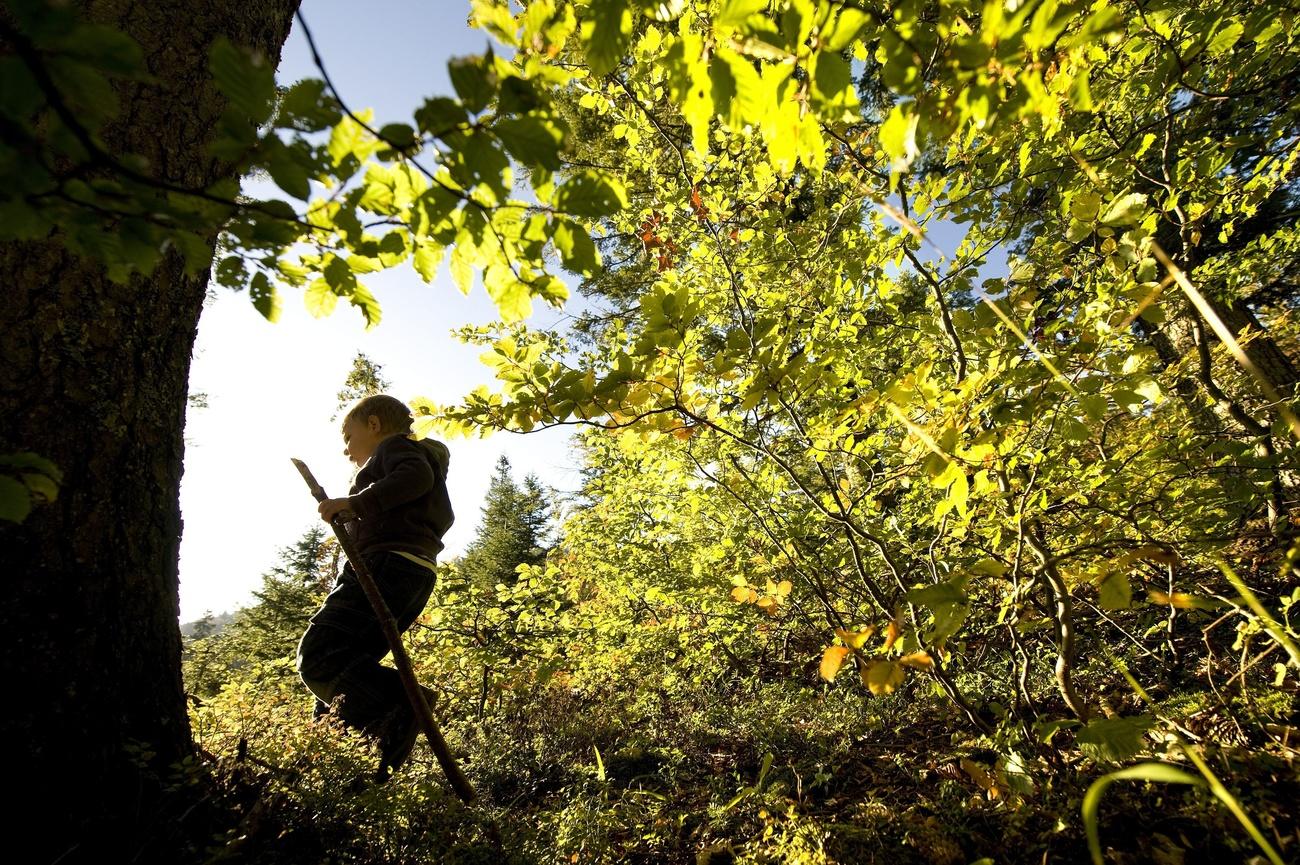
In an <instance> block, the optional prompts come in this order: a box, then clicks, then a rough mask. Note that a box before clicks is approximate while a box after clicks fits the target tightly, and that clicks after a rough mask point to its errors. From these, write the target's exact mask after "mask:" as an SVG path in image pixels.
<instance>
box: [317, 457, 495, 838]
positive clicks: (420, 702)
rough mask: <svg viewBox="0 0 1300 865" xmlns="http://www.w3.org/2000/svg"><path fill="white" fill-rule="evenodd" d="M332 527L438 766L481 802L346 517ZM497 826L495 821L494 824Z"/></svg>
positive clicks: (459, 790)
mask: <svg viewBox="0 0 1300 865" xmlns="http://www.w3.org/2000/svg"><path fill="white" fill-rule="evenodd" d="M293 464H294V465H295V466H297V467H298V472H299V474H301V475H302V479H303V480H304V481H306V482H307V486H308V487H309V488H310V489H311V494H312V495H313V496H315V497H316V501H317V502H323V501H325V499H326V498H328V496H326V495H325V490H324V489H322V488H321V485H320V484H319V483H317V482H316V478H315V477H314V476H313V475H312V473H311V469H309V468H307V464H306V463H304V462H303V461H302V460H299V459H295V460H293ZM330 527H331V528H333V529H334V535H335V536H336V537H337V538H338V539H339V546H340V547H342V548H343V555H345V556H347V559H348V561H349V562H351V563H352V570H353V571H355V572H356V575H357V582H359V583H360V584H361V588H363V589H364V590H365V592H366V597H368V598H369V599H370V605H371V606H372V607H374V608H375V615H376V616H377V617H378V618H379V626H380V628H382V629H383V632H384V637H385V638H387V640H388V647H389V648H390V649H392V650H393V662H394V663H395V664H396V665H397V673H398V675H399V676H400V677H401V679H402V687H403V688H405V689H406V697H407V699H409V700H410V701H411V708H413V709H414V710H415V717H416V719H417V720H418V721H419V724H420V729H421V730H423V731H424V735H425V737H426V738H427V739H428V740H429V746H430V747H432V748H433V753H434V755H435V756H437V758H438V765H440V766H442V771H443V772H444V773H445V774H446V776H447V780H448V781H449V782H451V786H452V789H453V790H455V791H456V795H457V796H459V797H460V800H461V801H462V802H464V803H465V804H466V805H475V804H477V803H478V794H476V793H475V792H474V788H473V787H471V786H470V783H469V779H468V778H466V777H465V774H464V773H463V772H461V770H460V766H459V765H458V764H457V763H456V758H455V757H453V756H452V754H451V751H450V750H449V749H448V748H447V742H446V740H445V739H443V738H442V731H441V730H439V729H438V724H437V722H436V721H434V720H433V711H432V710H431V709H430V708H429V704H428V703H426V702H425V701H424V694H423V693H422V692H421V691H420V685H419V683H418V682H417V681H416V679H415V668H414V667H412V666H411V658H410V656H409V655H407V654H406V647H405V646H403V645H402V637H401V635H400V634H399V633H398V632H397V622H396V621H394V619H393V613H392V611H391V610H389V609H388V604H386V603H385V602H384V598H383V596H382V595H380V594H379V587H378V586H376V585H375V580H374V577H372V576H371V574H370V571H369V570H368V569H367V568H366V563H365V562H364V561H363V560H362V558H361V554H360V553H359V552H358V551H357V548H356V546H355V545H354V544H353V543H352V537H351V535H349V534H348V531H347V529H346V528H345V527H344V521H343V517H342V516H339V515H335V517H334V518H333V519H332V520H330ZM492 828H493V829H495V824H493V825H492Z"/></svg>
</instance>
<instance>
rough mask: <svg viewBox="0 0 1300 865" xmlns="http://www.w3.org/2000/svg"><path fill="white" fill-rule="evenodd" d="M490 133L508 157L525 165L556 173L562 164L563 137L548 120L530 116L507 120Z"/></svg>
mask: <svg viewBox="0 0 1300 865" xmlns="http://www.w3.org/2000/svg"><path fill="white" fill-rule="evenodd" d="M492 131H493V132H495V133H496V135H497V137H498V138H500V139H501V143H502V144H504V145H505V146H506V150H508V151H510V155H511V156H513V157H514V158H515V159H518V160H519V161H520V162H522V163H523V164H524V165H530V166H536V167H540V168H544V169H546V170H547V171H558V170H559V168H560V166H561V165H562V164H563V163H562V161H561V159H560V149H561V148H562V147H563V146H564V133H563V131H561V130H560V128H559V127H558V126H556V125H555V124H554V123H552V122H551V121H550V120H546V119H543V118H540V117H532V116H523V117H507V118H505V119H503V120H498V121H497V122H496V123H494V124H493V125H492Z"/></svg>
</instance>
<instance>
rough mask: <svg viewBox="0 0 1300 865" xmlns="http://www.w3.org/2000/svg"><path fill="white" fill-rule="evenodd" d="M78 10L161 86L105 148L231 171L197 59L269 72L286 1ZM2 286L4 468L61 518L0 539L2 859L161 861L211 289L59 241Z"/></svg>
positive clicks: (181, 723) (6, 269) (290, 6)
mask: <svg viewBox="0 0 1300 865" xmlns="http://www.w3.org/2000/svg"><path fill="white" fill-rule="evenodd" d="M87 7H88V13H87V14H88V15H89V16H90V17H91V18H93V19H94V20H96V21H100V22H103V23H107V24H112V25H114V26H117V27H120V28H121V29H123V30H124V31H125V32H127V33H128V34H130V35H131V36H133V37H134V38H135V39H136V40H137V41H138V42H139V43H140V45H141V47H142V48H143V49H144V51H145V56H146V58H147V63H148V66H149V69H150V71H151V72H152V74H153V75H154V76H155V77H156V79H157V81H156V83H154V84H151V85H148V86H145V85H131V86H129V87H124V88H123V89H122V91H121V92H120V96H121V103H122V106H123V116H122V117H121V119H120V121H118V122H117V123H116V124H115V125H114V126H113V127H112V128H110V129H109V130H106V133H105V136H104V138H105V141H106V144H107V145H108V146H109V147H110V148H111V149H112V150H114V151H115V152H117V153H140V154H143V155H144V156H146V157H147V158H148V159H149V164H150V166H151V170H152V171H153V172H154V173H155V174H156V175H157V176H160V177H163V178H165V179H167V180H170V181H173V182H180V183H184V184H187V185H203V184H207V183H210V182H212V181H214V180H216V179H218V178H219V177H220V176H221V174H222V172H223V171H228V170H229V169H228V168H227V167H225V166H222V165H220V164H218V163H217V162H215V161H214V160H212V159H211V158H210V157H209V156H208V155H207V154H206V152H205V146H206V142H207V141H208V140H209V139H210V137H211V134H212V132H213V127H214V123H215V121H216V120H217V118H218V117H219V116H220V113H221V110H222V109H223V107H224V106H223V103H222V100H221V99H220V97H219V96H218V95H217V93H216V92H215V89H214V88H213V87H212V85H211V83H210V81H209V76H208V74H207V68H206V67H207V54H208V48H209V46H210V45H211V44H212V41H213V40H214V39H215V38H216V37H217V36H218V35H225V36H227V37H228V38H230V39H231V40H232V41H233V42H235V43H236V44H242V45H246V46H250V47H253V48H257V49H260V50H261V51H263V52H265V53H266V54H267V55H268V56H269V57H271V58H272V59H273V60H275V61H278V58H279V52H280V47H281V45H282V44H283V42H284V40H285V38H286V37H287V35H288V31H289V26H290V23H291V20H292V14H293V12H294V10H295V9H296V7H297V0H246V2H239V3H236V2H233V0H225V2H218V3H212V4H206V3H205V4H193V3H184V2H180V0H155V2H151V3H136V2H125V0H117V2H92V3H89V4H87ZM0 285H3V290H2V291H0V356H3V357H4V364H3V366H2V367H0V418H3V421H2V422H0V453H10V452H14V451H23V450H30V451H34V452H36V453H39V454H41V455H43V456H45V457H47V458H50V459H52V460H53V461H54V462H55V463H56V464H57V465H58V466H59V468H60V469H61V470H62V471H63V473H64V483H63V487H62V490H61V494H60V496H59V499H58V501H57V502H55V503H54V504H52V505H48V506H43V507H38V508H37V509H36V510H35V511H33V513H32V514H31V516H29V517H28V519H27V520H26V522H24V523H23V524H22V525H19V526H14V525H12V524H9V523H0V549H3V551H4V552H3V555H4V561H5V565H6V567H5V585H6V589H7V593H8V597H7V598H6V602H5V603H4V604H2V605H0V632H3V634H4V638H3V642H2V643H0V646H3V648H2V649H0V675H3V681H4V683H5V692H6V693H5V697H4V701H3V702H4V704H5V706H6V708H5V711H4V712H3V715H2V717H3V719H4V720H3V722H0V724H2V729H3V730H4V732H5V735H4V741H5V742H7V743H9V745H10V747H11V748H13V749H14V751H15V752H16V753H17V759H18V765H19V772H18V775H17V778H16V779H15V778H13V777H12V776H10V782H9V792H10V793H11V794H13V795H14V796H15V797H16V798H17V800H18V807H17V812H16V813H14V812H13V811H11V812H10V813H9V814H8V815H7V817H9V818H10V820H9V821H6V822H10V821H12V822H11V823H10V825H13V826H16V827H17V828H18V832H17V834H13V833H7V834H8V837H7V838H6V839H5V847H6V848H7V850H8V851H9V852H11V853H12V852H13V851H14V848H15V847H16V848H17V849H18V850H22V851H24V852H30V854H31V855H29V856H24V855H22V854H21V853H20V854H19V859H20V861H27V862H53V861H55V860H56V859H58V860H59V861H61V862H72V861H82V860H86V859H91V858H94V859H96V860H97V861H103V862H113V861H127V860H128V858H130V857H133V856H135V855H136V854H137V853H138V852H139V851H140V850H141V849H142V847H149V845H150V844H152V845H153V846H152V848H151V849H153V850H155V851H158V852H161V851H159V850H158V845H157V844H156V843H153V842H150V841H148V839H157V838H159V837H162V836H165V835H166V834H167V832H168V831H169V827H168V826H160V825H156V824H157V814H158V813H159V812H158V801H157V797H158V795H159V790H160V788H159V785H158V784H156V783H154V782H153V780H152V778H153V777H154V776H155V775H163V776H165V775H166V773H167V771H168V767H169V766H170V765H171V764H172V763H174V762H176V761H179V760H182V759H183V758H185V757H187V756H190V755H192V753H193V743H192V741H191V738H190V729H189V723H188V718H187V715H186V707H185V699H184V693H183V690H182V685H181V672H180V670H181V667H180V658H181V642H180V630H179V623H178V588H177V553H178V546H179V541H180V532H181V519H180V512H179V506H178V496H179V488H180V475H181V457H182V451H183V443H182V437H181V431H182V426H183V423H184V411H185V403H186V391H187V379H188V374H189V364H190V354H191V350H192V347H193V343H194V338H195V333H196V329H197V324H198V317H199V313H200V310H201V308H202V303H203V299H204V295H205V293H206V290H207V276H206V274H205V275H203V276H201V277H198V278H196V277H191V276H187V275H185V274H184V273H183V271H182V269H181V266H180V262H179V260H178V258H177V257H176V256H174V255H173V256H169V257H168V258H166V259H165V260H164V262H163V264H162V265H161V266H160V267H159V268H158V270H157V271H156V272H155V273H154V274H153V275H152V276H150V277H149V278H133V279H132V280H131V282H130V283H129V284H128V285H114V284H113V283H111V282H109V280H108V279H107V278H106V276H105V273H104V269H103V268H102V267H100V266H99V265H97V264H96V263H95V262H93V261H88V260H83V259H79V258H77V257H76V256H73V255H71V254H69V253H68V252H67V251H66V250H65V249H64V248H63V245H62V243H61V242H60V240H59V238H58V237H57V236H56V237H52V238H50V239H49V240H47V241H45V242H39V243H24V244H0ZM137 746H138V747H141V748H143V749H144V750H143V751H133V749H134V748H136V747H137ZM133 753H134V754H135V755H136V756H137V757H138V758H139V759H140V760H142V761H143V765H140V764H138V763H137V762H136V760H135V759H133ZM198 846H199V848H200V849H201V848H202V846H203V843H202V840H200V842H199V844H198ZM123 854H126V855H125V856H123ZM60 857H65V858H62V859H60ZM144 858H150V854H149V853H145V855H144ZM144 858H142V859H140V860H139V861H144Z"/></svg>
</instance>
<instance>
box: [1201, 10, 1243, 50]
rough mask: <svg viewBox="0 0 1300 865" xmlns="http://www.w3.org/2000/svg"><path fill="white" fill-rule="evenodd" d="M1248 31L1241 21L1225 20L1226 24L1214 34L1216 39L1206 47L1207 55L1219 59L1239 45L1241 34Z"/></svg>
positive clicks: (1229, 18)
mask: <svg viewBox="0 0 1300 865" xmlns="http://www.w3.org/2000/svg"><path fill="white" fill-rule="evenodd" d="M1245 30H1246V25H1245V24H1243V23H1242V22H1241V20H1240V19H1238V18H1235V17H1228V18H1225V19H1224V24H1223V26H1222V27H1220V28H1219V29H1218V30H1217V31H1215V33H1214V38H1213V39H1211V40H1210V44H1209V45H1207V46H1205V50H1206V53H1208V54H1209V55H1210V56H1211V57H1218V56H1219V55H1220V54H1224V53H1226V52H1227V51H1228V50H1229V49H1230V48H1232V46H1234V45H1236V44H1237V40H1239V39H1241V34H1242V33H1244V32H1245Z"/></svg>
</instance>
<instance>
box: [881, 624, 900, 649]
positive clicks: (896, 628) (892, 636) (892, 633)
mask: <svg viewBox="0 0 1300 865" xmlns="http://www.w3.org/2000/svg"><path fill="white" fill-rule="evenodd" d="M901 636H903V623H902V622H900V621H899V617H898V616H894V618H893V620H892V621H890V623H889V629H888V630H887V631H885V651H886V652H888V651H889V650H890V649H892V648H894V643H897V642H898V638H899V637H901Z"/></svg>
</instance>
